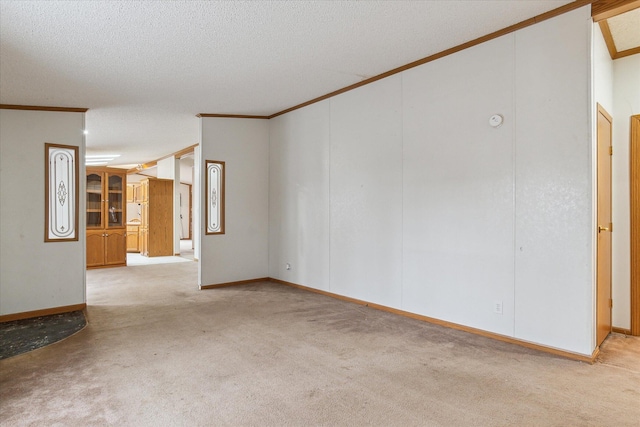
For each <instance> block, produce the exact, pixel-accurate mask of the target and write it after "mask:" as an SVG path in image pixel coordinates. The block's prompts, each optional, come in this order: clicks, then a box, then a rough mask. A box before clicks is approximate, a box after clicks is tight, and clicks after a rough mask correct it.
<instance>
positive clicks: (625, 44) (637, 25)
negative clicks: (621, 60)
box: [607, 8, 640, 52]
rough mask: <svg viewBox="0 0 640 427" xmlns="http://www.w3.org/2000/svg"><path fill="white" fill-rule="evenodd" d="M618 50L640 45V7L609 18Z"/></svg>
mask: <svg viewBox="0 0 640 427" xmlns="http://www.w3.org/2000/svg"><path fill="white" fill-rule="evenodd" d="M607 23H608V24H609V30H610V31H611V36H612V37H613V40H614V42H615V45H616V50H617V51H618V52H622V51H623V50H627V49H633V48H635V47H638V46H640V8H638V9H634V10H631V11H629V12H626V13H623V14H622V15H618V16H614V17H613V18H609V19H607Z"/></svg>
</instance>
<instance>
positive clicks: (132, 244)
mask: <svg viewBox="0 0 640 427" xmlns="http://www.w3.org/2000/svg"><path fill="white" fill-rule="evenodd" d="M138 234H139V233H138V226H127V252H138V251H139V250H140V249H139V246H138V241H139V239H140V238H139V236H138Z"/></svg>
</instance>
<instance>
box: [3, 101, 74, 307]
mask: <svg viewBox="0 0 640 427" xmlns="http://www.w3.org/2000/svg"><path fill="white" fill-rule="evenodd" d="M83 129H84V114H83V113H67V112H49V111H21V110H0V235H1V236H2V238H1V239H0V314H2V315H6V314H14V313H22V312H26V311H33V310H41V309H47V308H54V307H62V306H68V305H75V304H82V303H84V302H85V269H84V266H85V258H84V245H85V225H84V221H85V216H84V206H85V197H84V187H85V180H84V175H85V172H84V171H85V169H84V161H83V159H84V152H85V143H84V135H83ZM45 142H49V143H56V144H64V145H74V146H78V147H80V149H79V159H78V161H79V164H80V200H79V203H80V209H79V210H80V216H79V229H78V237H79V239H78V241H74V242H56V243H45V242H44V222H45V221H44V215H45V212H44V199H45V189H44V144H45Z"/></svg>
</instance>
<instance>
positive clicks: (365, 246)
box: [269, 7, 594, 355]
mask: <svg viewBox="0 0 640 427" xmlns="http://www.w3.org/2000/svg"><path fill="white" fill-rule="evenodd" d="M591 29H592V27H591V21H590V15H589V8H588V7H587V8H582V9H579V10H576V11H573V12H570V13H568V14H565V15H562V16H559V17H556V18H553V19H551V20H549V21H545V22H543V23H541V24H537V25H535V26H532V27H528V28H526V29H523V30H521V31H518V32H516V33H514V34H510V35H506V36H503V37H501V38H499V39H495V40H492V41H490V42H487V43H485V44H482V45H479V46H476V47H474V48H471V49H467V50H464V51H462V52H459V53H456V54H454V55H451V56H448V57H445V58H443V59H440V60H437V61H435V62H431V63H428V64H425V65H422V66H420V67H417V68H413V69H410V70H407V71H405V72H403V73H401V74H397V75H394V76H392V77H389V78H387V79H384V80H381V81H378V82H376V83H374V84H370V85H367V86H364V87H362V88H359V89H356V90H353V91H350V92H346V93H344V94H342V95H339V96H336V97H333V98H330V99H327V100H325V101H322V102H320V103H317V104H313V105H311V106H308V107H305V108H303V109H301V110H297V111H294V112H291V113H288V114H286V115H283V116H280V117H277V118H275V119H272V120H271V121H270V163H269V167H270V172H269V179H270V184H269V190H270V198H269V217H270V219H269V226H270V227H269V259H270V263H269V276H271V277H274V278H278V279H282V280H286V281H289V282H294V283H299V284H302V285H305V286H309V287H314V288H317V289H323V290H328V291H330V292H333V293H337V294H341V295H345V296H349V297H353V298H358V299H362V300H366V301H370V302H375V303H378V304H382V305H386V306H390V307H395V308H399V309H403V310H406V311H410V312H415V313H418V314H422V315H426V316H430V317H435V318H439V319H443V320H447V321H451V322H455V323H459V324H462V325H466V326H470V327H474V328H479V329H484V330H487V331H492V332H495V333H499V334H503V335H506V336H512V337H515V338H518V339H522V340H525V341H531V342H535V343H539V344H542V345H547V346H551V347H556V348H560V349H564V350H568V351H572V352H576V353H580V354H585V355H590V354H591V352H592V351H593V348H594V340H593V319H592V312H593V305H594V299H593V269H594V266H593V247H592V241H593V240H592V237H593V236H592V227H593V219H592V215H593V199H592V182H593V175H592V160H593V159H592V158H591V153H592V140H591V133H590V129H591V118H590V111H591V109H590V98H589V93H590V55H591V51H590V49H591V48H590V40H591ZM494 114H501V115H502V116H503V117H504V123H503V124H502V126H500V127H498V128H493V127H491V126H490V125H489V117H490V116H492V115H494ZM287 263H288V264H290V266H291V269H290V270H287V269H286V264H287Z"/></svg>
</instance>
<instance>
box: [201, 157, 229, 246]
mask: <svg viewBox="0 0 640 427" xmlns="http://www.w3.org/2000/svg"><path fill="white" fill-rule="evenodd" d="M205 165H206V171H207V174H206V180H205V195H206V203H205V209H206V214H205V216H206V219H207V230H206V234H224V192H225V190H224V173H225V165H224V162H221V161H217V160H206V161H205Z"/></svg>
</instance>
